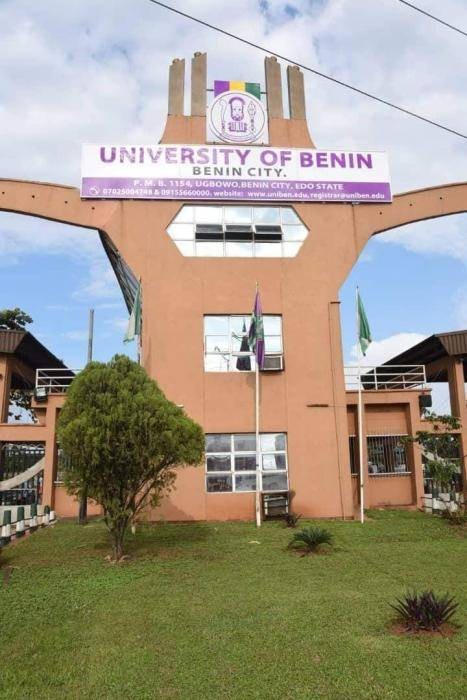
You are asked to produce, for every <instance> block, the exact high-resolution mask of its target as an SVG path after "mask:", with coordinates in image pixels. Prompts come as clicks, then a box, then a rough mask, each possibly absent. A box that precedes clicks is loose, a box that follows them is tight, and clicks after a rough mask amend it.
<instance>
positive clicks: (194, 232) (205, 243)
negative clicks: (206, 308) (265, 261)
mask: <svg viewBox="0 0 467 700" xmlns="http://www.w3.org/2000/svg"><path fill="white" fill-rule="evenodd" d="M167 233H168V234H169V236H170V238H171V239H172V240H173V242H174V243H175V245H176V246H177V248H178V249H179V251H180V252H181V254H182V255H185V256H187V257H200V258H205V257H210V258H293V257H295V255H297V253H298V251H299V250H300V248H301V246H302V244H303V241H304V240H305V238H306V237H307V236H308V229H307V228H306V226H305V225H304V223H303V222H302V221H301V219H300V218H299V217H298V215H297V214H296V212H295V210H294V209H293V208H292V207H268V206H255V207H251V206H242V205H237V206H235V205H232V206H231V205H227V206H215V205H212V206H211V205H204V204H203V205H188V204H187V205H184V206H183V207H182V208H181V209H180V211H179V212H178V214H177V216H176V217H175V218H174V219H173V221H172V222H171V224H170V225H169V227H168V228H167Z"/></svg>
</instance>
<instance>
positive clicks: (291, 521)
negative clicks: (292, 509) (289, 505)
mask: <svg viewBox="0 0 467 700" xmlns="http://www.w3.org/2000/svg"><path fill="white" fill-rule="evenodd" d="M301 517H302V516H301V515H298V514H297V513H287V515H286V516H285V518H284V522H285V524H286V526H287V527H297V523H298V521H299V520H300V518H301Z"/></svg>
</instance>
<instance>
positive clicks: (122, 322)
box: [104, 318, 128, 331]
mask: <svg viewBox="0 0 467 700" xmlns="http://www.w3.org/2000/svg"><path fill="white" fill-rule="evenodd" d="M104 323H105V324H106V325H107V326H111V327H112V328H115V329H116V330H119V331H126V329H127V327H128V318H109V319H107V320H106V321H104Z"/></svg>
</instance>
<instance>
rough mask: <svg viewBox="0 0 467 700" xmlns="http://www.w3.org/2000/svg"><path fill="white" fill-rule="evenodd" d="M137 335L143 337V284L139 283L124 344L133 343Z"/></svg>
mask: <svg viewBox="0 0 467 700" xmlns="http://www.w3.org/2000/svg"><path fill="white" fill-rule="evenodd" d="M136 335H138V336H140V335H141V282H139V284H138V289H137V290H136V294H135V300H134V302H133V308H132V310H131V314H130V318H129V321H128V328H127V330H126V333H125V337H124V338H123V342H124V343H129V342H131V341H132V340H134V339H135V336H136Z"/></svg>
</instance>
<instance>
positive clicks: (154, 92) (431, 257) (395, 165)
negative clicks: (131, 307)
mask: <svg viewBox="0 0 467 700" xmlns="http://www.w3.org/2000/svg"><path fill="white" fill-rule="evenodd" d="M167 2H168V4H172V5H173V6H174V7H177V8H178V9H180V10H183V11H186V12H188V13H191V14H195V15H197V16H198V17H200V18H202V19H204V20H206V21H209V22H212V23H214V24H218V25H220V26H221V27H225V28H226V29H227V30H228V31H231V32H234V33H237V34H240V35H241V36H243V37H245V38H247V39H250V40H252V41H255V42H257V43H259V44H262V45H264V46H266V47H271V49H273V50H274V51H276V52H278V53H281V54H284V55H287V56H290V58H291V59H294V60H296V61H299V62H301V63H304V64H307V65H310V66H312V67H314V68H316V69H317V70H319V71H322V72H325V73H328V74H331V75H333V76H335V77H336V78H338V79H340V80H343V81H346V82H350V83H352V84H354V85H356V86H358V87H360V88H362V89H364V90H367V91H369V92H372V93H374V94H377V95H379V96H381V97H383V98H384V99H386V100H389V101H391V102H395V103H398V104H400V105H402V106H404V107H407V108H408V109H411V110H413V111H415V112H419V113H421V114H424V115H426V116H428V117H429V118H431V119H433V120H435V121H439V122H442V123H444V124H446V125H448V126H450V127H451V128H453V129H457V130H459V131H461V132H465V131H466V118H465V117H466V114H467V93H466V91H465V82H466V74H467V51H466V50H465V48H466V45H465V38H464V37H463V36H462V35H460V34H458V33H455V32H453V31H451V30H449V29H447V28H445V27H443V26H441V25H438V24H436V23H434V22H433V21H431V20H429V19H428V18H426V17H424V16H422V15H421V14H419V13H417V12H414V11H413V10H410V9H409V8H407V7H406V6H404V5H403V4H402V3H400V2H398V1H397V0H378V1H377V2H376V1H375V0H358V2H356V1H355V0H287V1H284V0H237V1H236V2H235V3H229V5H228V8H229V11H228V12H226V7H227V5H226V3H223V2H219V1H218V0H176V1H175V0H167ZM417 4H418V5H419V6H420V7H422V8H423V9H425V10H427V11H428V12H432V13H433V14H438V15H440V16H441V17H442V18H443V19H445V20H446V21H448V22H450V23H452V24H455V25H457V26H459V27H461V28H463V29H464V30H465V29H466V27H467V3H466V2H465V0H445V1H444V2H443V3H442V4H440V3H439V2H437V1H436V0H417ZM63 8H64V6H63V3H62V2H60V1H59V0H41V2H40V3H31V2H30V0H0V45H1V46H2V51H1V52H0V74H1V76H2V79H1V81H0V139H1V148H0V177H3V178H16V179H27V180H39V181H46V182H57V183H64V184H70V185H76V186H78V185H79V177H80V149H81V144H82V143H83V142H91V143H92V142H99V141H100V142H112V141H115V142H122V143H145V142H154V141H157V140H158V139H159V138H160V136H161V132H162V128H163V125H164V122H165V115H166V96H167V76H168V66H169V64H170V63H171V61H172V60H173V58H174V57H178V58H185V59H186V61H187V64H189V61H190V58H191V56H192V55H193V53H194V52H195V51H207V52H208V83H211V82H212V81H213V80H214V79H215V78H220V79H227V80H229V79H231V80H246V81H250V82H255V81H256V82H260V83H261V84H262V86H263V88H264V73H263V71H264V69H263V60H264V55H263V54H261V53H260V52H258V51H257V50H255V49H253V48H249V47H246V46H244V45H242V44H240V43H238V42H236V41H234V40H233V39H229V38H226V37H221V36H220V35H218V34H216V33H214V32H212V31H211V30H209V29H207V28H203V27H201V26H199V25H196V24H194V23H191V22H189V21H187V20H185V19H183V18H180V17H177V16H175V15H173V14H172V13H169V12H167V11H166V10H163V9H162V8H159V7H157V6H155V5H154V4H152V3H150V2H149V1H148V0H112V2H109V1H108V0H93V2H90V1H89V0H79V2H78V0H69V2H67V3H66V12H65V11H64V9H63ZM233 66H235V68H234V69H233ZM284 69H285V66H283V70H284ZM305 87H306V94H307V112H308V123H309V127H310V131H311V134H312V136H313V139H314V141H315V143H316V144H317V145H318V146H319V147H321V148H334V149H336V148H342V149H362V150H363V149H365V150H366V149H368V150H385V151H387V152H388V154H389V160H390V169H391V177H392V185H393V191H394V192H395V193H397V192H403V191H407V190H412V189H418V188H421V187H426V186H432V185H437V184H440V183H446V182H459V181H465V180H467V177H466V171H467V168H466V160H467V158H466V157H467V145H466V141H465V139H461V138H459V137H457V136H454V135H451V134H448V133H446V132H443V131H441V130H440V129H437V128H435V127H433V126H430V125H428V124H424V123H422V122H420V121H418V120H416V119H413V118H410V117H408V116H404V115H402V114H400V113H398V112H396V111H394V110H392V109H389V108H387V107H384V106H383V105H379V104H377V103H375V102H374V101H371V100H369V99H367V98H364V97H362V96H359V95H357V94H355V93H352V92H350V91H348V90H345V89H344V88H342V87H339V86H337V85H334V84H332V83H330V82H328V81H325V80H323V79H322V78H319V77H317V76H314V75H312V74H309V73H305ZM187 93H188V94H189V90H187ZM466 266H467V217H466V215H459V216H452V217H446V218H444V219H437V220H433V221H427V222H423V223H418V224H413V225H410V226H407V227H401V228H398V229H395V230H394V231H391V232H387V233H385V234H380V235H379V236H376V237H375V238H374V239H372V240H371V241H370V243H369V244H368V245H367V247H366V248H365V250H364V251H363V253H362V255H361V257H360V260H359V261H358V263H357V265H356V266H355V267H354V269H353V271H352V274H351V275H350V277H349V278H348V280H347V281H346V283H345V284H344V286H343V288H342V290H341V302H342V305H341V311H342V328H343V346H344V357H345V359H346V361H350V362H352V361H355V312H354V290H355V285H356V284H357V283H358V284H359V286H360V290H361V294H362V297H363V299H364V303H365V307H366V310H367V315H368V317H369V320H370V326H371V329H372V335H373V338H374V342H373V344H372V346H371V347H370V350H369V353H368V363H369V364H372V363H377V362H381V361H384V360H387V359H389V358H390V357H391V356H393V355H394V354H396V353H398V352H400V351H402V350H403V349H405V348H406V347H410V346H411V345H412V344H414V343H415V342H418V341H419V340H421V339H422V338H424V337H426V336H428V335H430V334H431V333H434V332H439V331H449V330H455V329H460V328H465V327H467V279H466V275H465V272H466ZM11 306H20V307H22V308H23V309H25V310H26V311H28V312H29V313H30V315H31V316H32V317H33V318H34V325H33V326H32V327H31V330H32V332H33V333H34V334H35V335H36V336H37V337H38V338H39V339H40V340H41V341H42V342H43V343H44V344H46V345H47V346H49V347H50V349H51V350H52V351H53V352H55V354H57V355H58V356H59V357H61V358H63V359H64V360H65V361H66V362H67V363H68V364H69V365H70V366H73V367H80V366H82V365H83V364H84V362H85V359H86V351H87V317H88V311H89V308H91V307H92V308H94V309H95V358H96V359H102V360H105V359H109V358H110V357H111V356H112V354H114V353H115V352H129V353H130V354H131V355H133V356H134V348H133V347H129V346H124V345H123V343H122V337H123V332H124V328H125V324H126V319H127V312H126V308H125V306H124V304H123V300H122V298H121V294H120V291H119V288H118V285H117V283H116V281H115V279H114V276H113V273H112V271H111V269H110V265H109V263H108V261H107V258H106V257H105V254H104V252H103V250H102V247H101V245H100V242H99V240H98V237H97V233H96V232H95V231H88V230H84V229H78V228H72V227H67V226H64V225H61V224H53V223H50V222H46V221H41V220H38V219H30V218H28V217H20V216H18V215H12V214H7V213H3V212H0V307H11Z"/></svg>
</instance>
